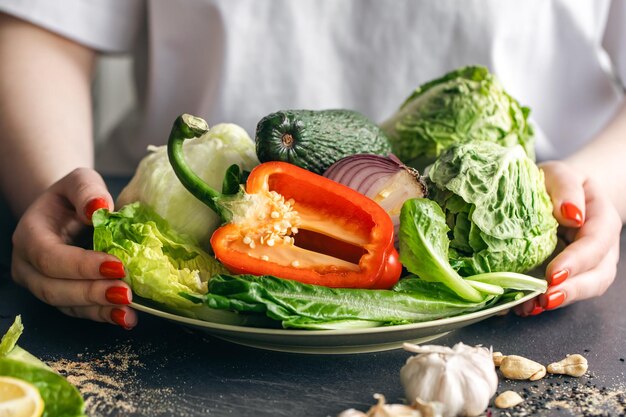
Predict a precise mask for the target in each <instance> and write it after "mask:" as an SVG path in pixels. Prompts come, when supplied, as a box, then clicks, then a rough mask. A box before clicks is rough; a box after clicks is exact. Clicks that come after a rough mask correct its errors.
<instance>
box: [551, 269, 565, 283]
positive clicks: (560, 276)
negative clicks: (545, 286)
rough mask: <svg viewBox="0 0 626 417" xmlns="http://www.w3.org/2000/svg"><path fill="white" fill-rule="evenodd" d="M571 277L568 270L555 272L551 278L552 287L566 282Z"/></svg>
mask: <svg viewBox="0 0 626 417" xmlns="http://www.w3.org/2000/svg"><path fill="white" fill-rule="evenodd" d="M568 277H569V271H568V270H567V269H563V270H561V271H559V272H555V273H554V274H552V277H550V286H555V285H559V284H560V283H561V282H563V281H565V280H566V279H567V278H568Z"/></svg>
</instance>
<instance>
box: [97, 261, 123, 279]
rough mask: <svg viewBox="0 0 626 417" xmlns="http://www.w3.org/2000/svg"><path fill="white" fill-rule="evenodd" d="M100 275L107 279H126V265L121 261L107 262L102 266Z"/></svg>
mask: <svg viewBox="0 0 626 417" xmlns="http://www.w3.org/2000/svg"><path fill="white" fill-rule="evenodd" d="M100 274H101V275H102V276H103V277H105V278H124V277H125V276H126V271H124V264H123V263H121V262H119V261H105V262H102V263H101V264H100Z"/></svg>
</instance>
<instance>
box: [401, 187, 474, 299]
mask: <svg viewBox="0 0 626 417" xmlns="http://www.w3.org/2000/svg"><path fill="white" fill-rule="evenodd" d="M447 232H448V226H447V225H446V222H445V217H444V215H443V211H441V207H439V206H438V205H437V203H436V202H434V201H432V200H428V199H425V198H413V199H410V200H407V201H406V202H405V203H404V205H403V206H402V210H401V212H400V262H402V264H403V265H404V266H405V267H406V268H407V269H408V270H409V271H411V272H412V273H414V274H415V275H417V276H419V277H420V278H421V279H423V280H426V281H436V282H441V283H443V284H445V285H446V286H447V287H448V288H450V289H451V290H452V291H453V292H454V293H455V294H457V295H458V296H459V297H461V298H463V299H464V300H468V301H473V302H480V301H482V300H483V298H484V297H483V295H482V294H481V293H480V292H479V291H478V290H476V289H475V288H473V287H472V286H471V285H470V284H469V283H467V282H465V280H463V278H462V277H461V276H460V275H459V274H458V273H457V272H456V271H455V270H454V269H453V268H452V267H451V266H450V263H449V262H448V246H449V244H450V241H449V240H448V235H447Z"/></svg>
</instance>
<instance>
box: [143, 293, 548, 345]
mask: <svg viewBox="0 0 626 417" xmlns="http://www.w3.org/2000/svg"><path fill="white" fill-rule="evenodd" d="M539 294H540V293H539V292H532V293H528V294H527V295H525V296H524V297H522V298H520V299H519V300H515V301H510V302H507V303H503V304H498V305H495V306H493V307H491V308H487V309H485V310H480V311H476V312H473V313H467V314H463V315H459V316H455V317H450V318H446V319H439V320H432V321H428V322H423V323H412V324H402V325H397V326H385V327H374V328H366V329H342V330H293V329H289V330H287V329H270V328H259V327H248V326H240V325H233V324H227V323H228V314H232V313H228V312H218V311H216V314H217V315H216V320H215V321H204V320H198V319H192V318H188V317H183V316H180V315H177V314H173V313H170V312H167V311H163V310H162V309H160V308H158V307H157V306H156V305H154V304H153V303H150V302H149V301H148V300H140V299H137V300H135V301H134V302H133V303H132V304H131V306H132V307H133V308H135V309H137V310H139V311H143V312H144V313H148V314H151V315H154V316H157V317H161V318H164V319H167V320H170V321H173V322H176V323H179V324H182V325H185V326H189V327H191V328H194V329H196V330H200V331H204V332H206V333H209V334H210V335H212V336H215V337H218V338H220V339H223V340H227V341H229V342H233V343H237V344H240V345H245V346H251V347H255V348H260V349H269V350H276V351H282V352H296V353H311V354H346V353H365V352H379V351H384V350H391V349H398V348H400V347H402V343H404V342H410V343H424V342H427V341H429V340H433V339H436V338H438V337H441V336H443V335H445V334H446V333H448V332H450V331H452V330H455V329H458V328H461V327H465V326H468V325H470V324H473V323H476V322H478V321H481V320H484V319H486V318H489V317H491V316H494V315H496V314H498V313H500V312H503V311H504V310H507V309H509V308H511V307H514V306H516V305H518V304H521V303H523V302H524V301H526V300H529V299H531V298H533V297H536V296H537V295H539ZM220 313H221V314H222V316H221V317H220V316H219V314H220Z"/></svg>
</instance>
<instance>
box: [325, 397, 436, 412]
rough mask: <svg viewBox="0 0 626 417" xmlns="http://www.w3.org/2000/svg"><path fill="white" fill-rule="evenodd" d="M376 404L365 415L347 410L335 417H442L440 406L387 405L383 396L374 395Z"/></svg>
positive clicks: (433, 404)
mask: <svg viewBox="0 0 626 417" xmlns="http://www.w3.org/2000/svg"><path fill="white" fill-rule="evenodd" d="M374 398H376V399H377V400H378V403H377V404H376V405H374V406H372V407H371V408H370V409H369V411H368V412H367V413H364V412H362V411H358V410H355V409H354V408H349V409H347V410H344V411H343V412H341V414H339V415H338V416H337V417H442V416H441V411H440V410H441V404H438V403H424V402H422V401H417V402H415V403H414V404H412V405H410V406H409V405H404V404H387V402H386V401H385V396H384V395H382V394H374Z"/></svg>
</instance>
